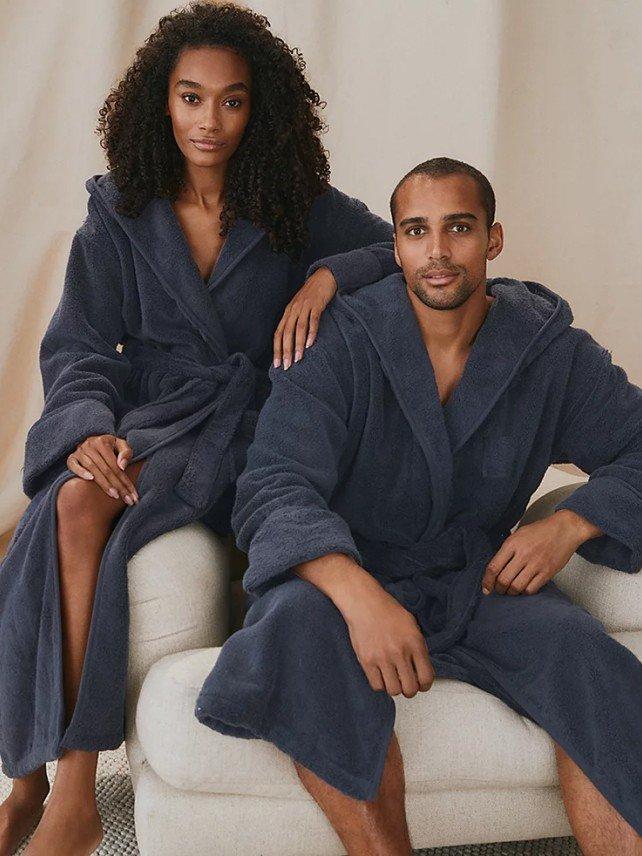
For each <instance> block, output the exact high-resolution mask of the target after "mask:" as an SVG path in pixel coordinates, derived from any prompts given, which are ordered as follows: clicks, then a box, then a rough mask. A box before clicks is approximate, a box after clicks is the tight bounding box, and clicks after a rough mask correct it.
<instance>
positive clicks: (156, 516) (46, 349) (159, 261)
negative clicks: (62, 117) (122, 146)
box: [0, 173, 392, 777]
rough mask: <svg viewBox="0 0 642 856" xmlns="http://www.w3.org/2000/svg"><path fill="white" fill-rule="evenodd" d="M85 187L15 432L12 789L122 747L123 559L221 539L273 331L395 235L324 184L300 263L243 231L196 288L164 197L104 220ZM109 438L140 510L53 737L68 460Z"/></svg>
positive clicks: (119, 527) (7, 586) (113, 559)
mask: <svg viewBox="0 0 642 856" xmlns="http://www.w3.org/2000/svg"><path fill="white" fill-rule="evenodd" d="M86 188H87V190H88V191H89V194H90V196H89V199H88V213H87V217H86V219H85V221H84V223H83V224H82V226H81V227H80V228H79V229H78V231H77V233H76V234H75V236H74V238H73V241H72V245H71V251H70V256H69V261H68V266H67V270H66V275H65V281H64V289H63V294H62V297H61V300H60V303H59V305H58V307H57V309H56V311H55V313H54V315H53V318H52V319H51V323H50V324H49V327H48V329H47V331H46V334H45V336H44V339H43V341H42V346H41V351H40V365H41V371H42V378H43V385H44V393H45V404H44V410H43V412H42V415H41V417H40V418H39V419H38V421H37V422H36V423H35V424H34V425H33V427H32V428H31V429H30V431H29V433H28V436H27V440H26V449H25V462H24V472H23V487H24V491H25V493H26V494H27V496H28V497H29V498H30V500H31V502H30V504H29V506H28V507H27V509H26V511H25V513H24V515H23V516H22V518H21V519H20V520H19V522H18V526H17V527H16V530H15V532H14V535H13V537H12V539H11V542H10V544H9V547H8V552H7V554H6V557H5V559H4V561H3V563H2V566H1V567H0V756H1V757H2V762H3V769H4V772H5V773H6V774H7V775H9V776H11V777H17V776H24V775H25V774H27V773H30V772H31V771H32V770H34V769H35V768H36V767H38V766H40V765H41V764H43V763H44V762H46V761H50V760H53V759H54V758H57V757H59V756H60V754H61V753H62V752H63V750H65V749H72V748H77V749H86V750H96V749H108V748H114V747H116V746H118V745H119V744H120V743H121V742H122V740H123V710H124V691H125V676H126V652H127V635H128V601H127V578H126V563H127V560H128V559H129V558H130V557H131V556H132V555H133V554H134V553H136V552H137V551H138V550H139V549H140V548H141V547H142V546H143V545H144V544H146V543H147V542H149V541H150V540H151V539H153V538H155V537H157V536H158V535H161V534H162V533H164V532H167V531H169V530H172V529H175V528H177V527H180V526H183V525H185V524H187V523H190V522H191V521H194V520H197V519H202V520H204V521H205V522H207V523H209V524H210V525H212V528H214V529H216V530H217V531H223V532H224V531H230V524H229V514H230V512H231V501H230V487H233V483H234V481H235V479H236V477H237V475H238V473H239V472H240V471H241V470H242V468H243V466H244V464H245V451H246V447H247V445H248V444H249V441H250V439H251V436H252V434H253V429H254V426H255V424H256V416H257V411H258V410H259V408H260V406H261V405H262V403H263V401H264V400H265V398H266V396H267V393H268V392H269V385H270V384H269V379H268V374H267V370H268V367H269V365H270V364H271V360H272V337H273V334H274V329H275V327H276V325H277V323H278V321H279V319H280V317H281V315H282V313H283V310H284V309H285V306H286V305H287V303H288V302H289V301H290V300H291V298H292V297H293V296H294V294H295V293H296V291H297V290H298V289H299V288H300V287H301V285H302V284H303V281H304V278H305V273H306V270H307V268H308V266H309V265H310V263H311V262H313V261H316V260H318V259H320V258H323V257H325V256H328V255H330V256H333V255H335V254H337V253H343V252H344V251H346V250H350V249H355V248H358V247H362V246H366V245H369V244H371V243H373V242H375V243H376V242H380V241H384V240H385V241H390V239H391V237H392V226H391V225H390V224H389V223H386V222H385V221H384V220H382V219H380V218H379V217H377V216H376V215H374V214H372V213H371V212H370V211H369V210H368V208H367V207H366V206H365V205H364V203H363V202H360V201H359V200H357V199H354V198H352V197H349V196H347V195H345V194H344V193H342V192H341V191H339V190H337V189H336V188H334V187H330V188H329V189H328V190H327V191H326V192H324V193H323V194H321V195H320V196H318V197H317V199H316V200H315V202H314V204H313V206H312V208H311V211H310V214H309V228H310V240H309V244H308V246H307V248H306V249H305V251H304V252H303V255H302V257H301V258H300V259H299V260H298V262H296V263H295V262H293V261H292V260H290V258H289V257H288V256H287V255H286V254H284V253H276V252H274V251H273V250H271V249H270V246H269V243H268V237H267V234H266V232H265V231H264V230H263V229H262V228H260V227H258V226H256V225H253V224H252V223H251V222H249V221H248V220H244V219H239V220H237V222H236V223H235V225H234V226H233V228H232V229H231V231H230V232H229V234H228V236H227V239H226V241H225V243H224V246H223V248H222V250H221V253H220V256H219V258H218V261H217V263H216V266H215V268H214V270H213V272H212V274H211V276H210V277H209V280H208V282H207V283H206V282H204V280H203V278H202V277H201V276H200V274H199V271H198V268H197V267H196V264H195V263H194V261H193V258H192V256H191V254H190V250H189V246H188V244H187V241H186V239H185V236H184V234H183V232H182V229H181V227H180V224H179V221H178V220H177V218H176V216H175V214H174V211H173V209H172V207H171V205H170V202H169V200H167V199H162V198H155V199H153V200H152V201H151V202H149V204H148V205H147V206H146V207H145V209H144V210H143V212H142V213H141V214H140V216H139V217H137V218H128V217H124V216H121V215H120V214H118V213H117V212H116V210H115V207H114V205H115V202H116V201H117V200H118V197H119V194H118V190H117V188H116V187H115V185H114V183H113V179H112V177H111V175H110V174H109V173H107V174H105V175H103V176H98V175H97V176H93V177H92V178H90V179H89V180H88V181H87V182H86ZM368 256H369V253H368V251H366V250H364V251H363V254H362V255H360V254H359V253H357V254H356V256H354V257H351V258H348V257H341V258H339V260H338V261H337V262H336V264H335V263H333V261H332V260H328V264H329V266H330V267H331V269H332V270H333V273H334V274H335V277H336V278H337V280H338V283H339V286H341V283H342V282H344V281H349V282H350V287H352V286H353V283H354V281H355V277H356V279H357V280H358V279H359V276H361V273H360V270H361V269H363V270H364V271H367V269H368V262H367V259H368ZM342 258H343V261H342ZM351 263H352V264H356V266H357V267H356V270H351V269H350V264H351ZM373 265H374V267H373V272H374V273H375V274H377V271H378V270H379V269H380V266H379V264H378V263H377V262H376V260H375V262H371V263H370V266H371V267H372V266H373ZM378 275H380V274H378ZM365 281H367V280H365ZM370 281H371V280H370ZM118 344H120V345H121V346H122V348H117V345H118ZM304 359H305V357H304ZM104 433H110V434H114V435H116V436H118V437H125V438H126V439H127V441H128V442H129V444H130V445H131V446H132V448H133V452H134V455H133V458H132V461H137V460H139V459H146V463H145V465H144V466H143V468H142V470H141V473H140V477H139V482H138V492H139V495H140V502H139V503H138V504H136V505H134V506H131V507H127V508H125V511H124V512H123V514H122V516H120V518H119V519H118V521H117V523H116V525H115V527H114V529H113V532H112V534H111V537H110V539H109V542H108V544H107V546H106V548H105V550H104V553H103V556H102V561H101V566H100V571H99V576H98V582H97V590H96V596H95V605H94V611H93V618H92V623H91V628H90V634H89V641H88V646H87V652H86V658H85V664H84V669H83V673H82V680H81V684H80V690H79V695H78V700H77V704H76V707H75V710H74V713H73V718H72V720H71V722H70V723H69V725H68V727H67V728H65V712H64V698H63V675H62V659H61V617H60V602H59V595H60V589H59V577H58V564H57V563H58V553H57V526H56V497H57V493H58V490H59V488H60V487H61V486H62V485H63V484H64V483H65V482H66V481H67V480H68V479H70V478H75V477H76V476H75V474H74V473H73V472H72V471H71V470H69V469H67V465H66V459H67V456H68V455H69V453H70V452H72V451H74V449H75V447H76V445H77V444H78V443H80V442H82V441H83V440H84V439H86V438H87V437H88V436H90V435H95V434H104ZM221 503H222V509H221ZM228 506H229V507H228ZM226 509H227V510H226ZM226 518H227V519H226Z"/></svg>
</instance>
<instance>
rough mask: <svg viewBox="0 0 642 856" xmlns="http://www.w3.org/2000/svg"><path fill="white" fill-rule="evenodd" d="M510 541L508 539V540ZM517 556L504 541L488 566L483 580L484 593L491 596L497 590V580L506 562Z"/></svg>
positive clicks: (512, 548)
mask: <svg viewBox="0 0 642 856" xmlns="http://www.w3.org/2000/svg"><path fill="white" fill-rule="evenodd" d="M507 540H508V539H507ZM514 554H515V549H514V547H512V546H511V545H510V544H508V543H507V541H504V543H503V544H502V546H501V547H500V548H499V550H498V551H497V552H496V553H495V555H494V556H493V558H492V559H491V560H490V562H489V563H488V564H487V565H486V571H485V573H484V578H483V579H482V591H483V592H484V594H490V593H491V592H492V591H493V590H494V588H495V580H496V579H497V577H498V576H499V574H500V573H501V572H502V571H503V569H504V566H505V565H506V562H508V561H509V559H511V558H512V557H513V555H514Z"/></svg>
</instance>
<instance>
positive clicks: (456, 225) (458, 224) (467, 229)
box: [453, 223, 470, 232]
mask: <svg viewBox="0 0 642 856" xmlns="http://www.w3.org/2000/svg"><path fill="white" fill-rule="evenodd" d="M459 226H463V227H464V229H465V230H466V231H467V232H470V226H469V225H468V223H455V225H454V226H453V229H456V228H458V227H459Z"/></svg>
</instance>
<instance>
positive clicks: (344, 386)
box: [196, 273, 642, 833]
mask: <svg viewBox="0 0 642 856" xmlns="http://www.w3.org/2000/svg"><path fill="white" fill-rule="evenodd" d="M487 292H488V294H489V295H492V296H493V297H494V298H495V299H494V301H493V302H492V304H491V306H490V309H489V311H488V314H487V316H486V318H485V320H484V322H483V324H482V326H481V327H480V330H479V332H478V334H477V336H476V338H475V340H474V343H473V345H472V348H471V351H470V354H469V357H468V360H467V363H466V366H465V370H464V372H463V375H462V377H461V379H460V381H459V382H458V384H457V386H456V387H455V390H454V392H453V393H452V395H451V397H450V398H449V400H448V401H447V403H446V404H445V406H442V405H441V403H440V400H439V393H438V389H437V384H436V380H435V376H434V372H433V369H432V364H431V362H430V358H429V356H428V354H427V351H426V348H425V346H424V343H423V340H422V338H421V333H420V329H419V325H418V322H417V320H416V316H415V314H414V311H413V309H412V304H411V303H410V300H409V298H408V294H407V290H406V285H405V281H404V279H403V276H402V274H401V273H394V274H391V275H389V276H387V277H385V278H384V279H382V280H381V281H380V282H377V283H375V284H372V285H369V286H367V287H365V288H362V289H360V290H359V291H357V292H355V293H354V294H351V295H348V294H345V295H338V296H336V297H335V298H334V300H333V301H332V303H331V304H330V307H329V308H328V310H327V312H326V313H325V315H324V317H323V319H322V322H321V327H320V331H319V335H318V338H317V341H316V342H315V344H314V345H313V346H312V347H311V348H310V349H309V353H308V355H307V357H306V360H305V361H303V362H302V363H299V364H297V365H295V366H293V367H292V368H290V369H288V370H287V371H284V370H283V369H282V368H279V369H271V370H270V375H271V377H272V381H273V385H272V392H271V395H270V398H269V399H268V401H267V403H266V405H265V407H264V409H263V411H262V413H261V416H260V418H259V423H258V426H257V430H256V435H255V440H254V443H253V445H252V447H251V448H250V451H249V454H248V463H247V467H246V469H245V471H244V473H243V474H242V475H241V477H240V479H239V480H238V483H237V498H236V504H235V507H234V513H233V517H232V523H233V526H234V530H235V532H236V534H237V538H238V543H239V546H240V547H241V548H242V549H246V550H248V551H249V566H248V569H247V571H246V573H245V576H244V579H243V587H244V589H245V590H246V591H247V592H248V593H249V598H250V601H251V605H250V608H249V610H248V612H247V614H246V616H245V622H244V625H243V627H242V628H241V629H240V630H238V631H237V632H236V633H234V634H233V635H232V636H230V638H229V639H228V640H226V642H225V644H224V645H223V647H222V649H221V651H220V653H219V656H218V659H217V661H216V663H215V664H214V667H213V669H212V671H211V673H210V674H209V676H208V678H207V679H206V681H205V683H204V685H203V688H202V690H201V692H200V695H199V698H198V701H197V706H196V716H197V718H198V719H199V720H200V721H201V722H202V723H204V724H205V725H208V726H209V727H211V728H213V729H215V730H217V731H220V732H222V733H223V734H230V735H234V736H237V737H245V738H257V737H258V738H262V739H265V740H268V741H271V742H272V743H274V744H275V745H276V746H277V747H279V748H280V749H281V750H282V751H284V752H286V753H288V754H290V755H291V756H292V757H293V758H294V759H295V760H297V761H298V762H299V763H301V764H303V765H304V766H306V767H308V768H309V769H311V770H312V771H313V772H314V773H316V774H317V775H318V776H320V777H321V778H322V779H324V780H325V781H327V782H328V783H330V784H331V785H333V786H334V787H336V788H338V789H339V790H341V791H343V792H344V793H346V794H348V795H351V796H353V797H356V798H358V799H367V800H371V799H375V798H376V795H377V791H378V787H379V783H380V779H381V774H382V771H383V766H384V762H385V756H386V752H387V748H388V744H389V740H390V737H391V734H392V729H393V724H394V719H395V704H394V701H393V699H392V697H391V696H390V695H388V694H387V692H386V691H385V690H380V691H375V690H373V689H372V688H371V687H370V684H369V682H368V680H367V678H366V676H365V673H364V671H363V669H362V667H361V665H360V664H359V662H358V660H357V657H356V655H355V653H354V650H353V648H352V645H351V642H350V638H349V634H348V631H347V625H346V622H345V620H344V618H343V616H342V614H341V613H340V612H339V610H338V609H337V608H336V606H335V605H334V603H333V601H332V600H331V599H330V598H329V597H327V596H326V595H325V594H324V593H323V592H321V590H320V589H319V588H317V587H316V586H315V585H314V584H312V583H311V582H310V581H308V580H305V579H303V578H301V577H299V576H298V575H297V574H296V572H295V571H293V570H292V567H293V566H295V565H296V564H297V563H299V562H304V561H308V560H311V559H314V558H317V557H319V556H324V555H326V554H328V553H333V552H338V553H344V554H347V555H348V556H351V557H352V558H353V559H354V560H355V561H356V562H357V563H359V564H360V565H362V566H363V567H364V568H365V569H366V570H367V571H369V572H370V573H371V574H372V575H373V576H374V577H375V578H376V579H377V580H378V581H379V582H380V584H381V585H382V586H383V587H384V588H385V589H386V590H387V591H388V592H389V593H390V594H391V595H392V596H393V597H395V598H396V599H397V600H398V601H399V602H400V603H401V604H402V605H403V606H404V607H405V608H406V609H408V610H409V611H410V612H412V613H413V615H414V616H415V617H416V619H417V622H418V625H419V627H420V628H421V631H422V633H423V635H424V637H425V639H426V643H427V647H428V652H429V655H430V658H431V660H432V663H433V666H434V668H435V672H436V674H437V675H438V676H447V677H452V678H457V679H460V680H464V681H467V682H469V683H472V684H475V685H477V686H479V687H481V688H482V689H484V690H486V691H488V692H490V693H493V694H494V695H496V696H497V697H499V698H501V699H502V700H503V701H505V702H506V703H507V704H508V705H510V706H511V707H512V708H513V709H515V710H516V711H517V712H519V713H520V714H522V715H524V716H528V717H530V718H531V719H532V720H533V721H535V722H537V723H538V724H539V725H541V726H542V727H543V728H544V729H545V730H546V731H547V732H548V733H549V734H550V735H551V736H552V737H553V738H554V739H555V740H556V741H557V742H558V743H559V744H560V745H561V746H562V747H563V748H564V749H565V750H566V752H567V753H568V754H569V755H570V756H571V757H572V758H573V759H574V760H575V761H576V763H578V764H579V766H580V767H581V768H582V769H583V770H584V771H585V772H586V774H587V775H588V776H589V778H590V779H591V780H592V781H593V782H594V783H595V785H596V787H598V788H599V789H600V790H601V791H602V793H603V794H604V795H605V796H606V798H607V799H608V800H610V802H611V803H612V804H613V805H615V806H616V808H617V809H618V810H619V811H620V813H621V814H622V815H623V816H624V817H625V818H626V819H627V820H628V822H629V823H631V824H632V825H633V826H634V828H635V829H636V830H637V831H638V832H640V833H642V789H641V788H642V716H641V715H640V711H641V702H642V664H641V663H640V662H639V661H638V660H637V658H636V657H635V656H634V655H633V654H632V653H631V652H630V651H629V650H628V649H626V648H625V647H624V646H622V645H620V644H619V643H618V642H616V641H615V640H614V639H612V638H611V637H610V636H609V635H608V634H607V633H606V631H605V629H604V627H603V625H602V624H601V623H600V622H599V621H598V620H597V619H596V618H594V617H593V616H592V615H591V614H590V613H589V612H588V611H587V610H585V609H583V608H581V607H580V606H578V605H575V604H573V603H572V601H571V600H570V599H569V598H568V597H567V596H566V595H564V594H563V593H562V592H561V590H560V589H559V588H558V587H557V586H556V585H555V583H554V581H552V580H551V581H549V582H548V583H546V584H545V585H544V586H543V587H542V588H541V589H540V590H539V591H538V592H537V593H535V594H534V595H522V596H519V597H513V596H509V595H501V594H498V593H492V594H491V595H488V596H484V595H483V594H482V593H481V580H482V577H483V575H484V571H485V568H486V565H487V563H488V561H489V560H490V559H491V558H492V556H493V555H494V553H495V552H497V550H498V549H499V547H500V545H501V544H502V542H503V541H504V540H505V539H506V538H507V537H508V535H509V534H510V531H511V529H512V528H513V527H514V526H515V525H516V523H517V522H518V521H519V519H520V518H521V516H522V514H523V513H524V511H525V509H526V507H527V504H528V501H529V498H530V497H531V495H532V494H533V492H534V491H535V490H536V488H537V487H538V485H539V484H540V482H541V480H542V477H543V476H544V473H545V471H546V469H547V467H548V466H549V464H551V463H556V462H573V463H575V464H577V465H578V466H579V467H581V468H582V469H583V470H584V471H586V472H588V473H590V478H589V480H588V482H587V483H586V484H585V485H582V486H581V487H579V488H578V489H576V490H575V492H574V493H573V494H572V495H571V496H569V497H568V498H567V499H565V500H564V501H562V502H560V503H559V504H558V505H557V509H561V508H569V509H572V510H574V511H576V512H577V513H578V514H580V515H582V516H583V517H585V518H587V519H588V520H590V521H591V522H593V523H595V524H597V525H598V526H599V527H600V528H601V529H602V530H603V532H604V534H603V535H602V536H600V537H598V538H595V539H592V540H590V541H586V542H585V543H584V544H582V545H581V546H580V548H579V550H578V552H579V553H580V554H581V555H582V556H584V557H585V558H587V559H588V560H589V561H593V562H596V563H604V564H606V565H608V566H610V567H613V568H617V569H619V570H621V571H622V572H624V573H635V572H637V571H638V570H639V568H640V565H641V564H642V391H641V390H640V389H639V388H638V387H636V386H635V385H633V384H632V383H630V382H629V381H628V379H627V376H626V373H625V372H624V370H623V369H622V368H620V367H619V366H616V365H614V364H613V363H612V362H611V357H610V353H609V352H608V351H607V350H606V349H605V348H603V347H601V346H600V345H599V344H598V343H597V342H596V341H595V340H594V339H593V338H592V337H591V336H590V334H589V333H587V332H586V331H585V330H582V329H579V328H575V327H572V326H571V322H572V318H573V316H572V313H571V309H570V307H569V305H568V303H567V302H566V301H565V300H564V299H562V298H561V297H559V296H558V295H557V294H554V293H553V292H552V291H550V290H549V289H548V288H546V287H545V286H543V285H540V284H538V283H535V282H528V281H526V282H522V281H519V280H515V279H508V278H506V279H504V278H494V279H489V280H488V281H487Z"/></svg>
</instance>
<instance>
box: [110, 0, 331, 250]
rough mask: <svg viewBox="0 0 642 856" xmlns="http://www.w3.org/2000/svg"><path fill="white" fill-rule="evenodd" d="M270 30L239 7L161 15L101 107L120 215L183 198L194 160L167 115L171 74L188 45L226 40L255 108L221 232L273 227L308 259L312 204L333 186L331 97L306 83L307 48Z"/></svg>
mask: <svg viewBox="0 0 642 856" xmlns="http://www.w3.org/2000/svg"><path fill="white" fill-rule="evenodd" d="M269 27H270V22H269V21H268V19H267V18H266V17H265V16H263V15H259V14H257V13H255V12H252V11H251V10H249V9H245V8H242V7H239V6H236V5H234V4H233V3H225V4H221V5H217V4H216V3H210V2H194V3H190V4H189V6H187V7H186V8H184V9H176V10H174V11H172V12H170V13H169V14H168V15H165V16H164V17H162V18H161V19H160V21H159V23H158V27H157V28H156V30H155V31H154V32H153V33H152V34H151V35H150V36H149V38H148V39H147V40H146V41H145V43H144V44H143V46H142V47H141V48H140V49H139V50H138V52H137V53H136V57H135V59H134V61H133V63H132V64H131V65H130V67H129V68H128V69H127V71H126V73H125V75H124V77H123V78H122V80H121V81H120V82H119V83H118V84H117V86H116V87H115V88H114V89H112V91H111V92H110V94H109V96H108V97H107V99H106V101H105V103H104V105H103V106H102V107H101V108H100V111H99V115H100V119H99V120H98V126H97V129H96V130H97V133H98V134H99V135H100V137H101V139H100V145H101V146H102V148H103V149H105V151H106V154H107V162H108V165H109V169H110V171H111V175H112V177H113V179H114V183H115V185H116V187H117V188H118V190H119V191H120V195H121V201H120V202H119V204H118V209H117V210H118V211H119V213H121V214H124V215H126V216H130V217H136V216H138V214H139V213H140V212H141V210H142V209H143V207H144V206H145V205H146V204H147V202H148V201H149V200H150V199H151V198H152V197H154V196H160V197H168V198H169V199H171V200H174V199H176V198H177V196H178V193H179V191H180V190H181V188H182V187H183V186H184V181H185V169H184V165H185V160H184V156H183V153H182V152H181V150H180V148H179V147H178V146H177V144H176V141H175V139H174V134H173V131H172V123H171V118H170V117H169V116H168V115H166V113H165V107H166V103H167V87H168V80H169V76H170V74H171V71H172V69H173V68H174V65H175V63H176V61H177V59H178V56H179V53H180V52H181V50H183V49H184V48H186V47H203V46H216V45H225V46H228V47H231V48H234V49H235V50H237V51H238V53H239V54H241V55H242V56H243V57H244V58H245V60H246V62H247V63H248V64H249V66H250V69H251V73H252V107H251V112H250V118H249V121H248V124H247V126H246V128H245V132H244V135H243V138H242V140H241V142H240V144H239V147H238V148H237V150H236V151H235V152H234V154H233V155H232V157H231V158H230V160H229V162H228V166H227V173H226V177H225V191H224V207H223V210H222V212H221V222H222V228H221V235H226V234H227V233H228V231H229V229H230V227H231V226H232V224H233V223H234V221H235V220H236V219H237V218H238V217H244V218H246V219H248V220H251V221H252V222H253V223H255V224H256V225H258V226H262V227H263V228H264V229H265V230H266V231H267V233H268V236H269V240H270V245H271V247H272V248H273V249H274V250H275V251H277V252H285V253H287V254H288V255H290V256H292V257H294V258H297V257H298V256H299V255H300V252H301V250H302V249H303V248H304V247H305V246H306V244H307V242H308V238H309V236H308V229H307V215H308V213H309V210H310V206H311V205H312V201H313V199H314V198H315V197H316V196H318V195H319V194H320V193H322V192H323V191H324V190H326V189H327V187H328V183H329V176H330V166H329V164H328V159H327V153H326V150H325V149H324V148H323V146H322V145H321V141H320V139H319V137H318V133H319V132H320V131H323V130H325V129H326V126H325V124H324V123H323V122H322V121H321V119H320V118H319V116H318V114H317V108H318V107H324V106H325V104H326V102H324V101H321V100H320V98H319V96H318V94H317V93H316V92H315V91H314V90H313V89H312V88H311V87H310V85H309V84H308V82H307V80H306V79H305V76H304V74H303V71H304V69H305V62H304V60H303V57H302V56H301V54H300V52H299V51H298V49H297V48H292V49H290V48H289V47H288V46H287V45H286V44H285V42H284V41H283V40H282V39H280V38H278V37H277V36H274V35H273V34H272V33H271V32H270V30H269Z"/></svg>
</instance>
